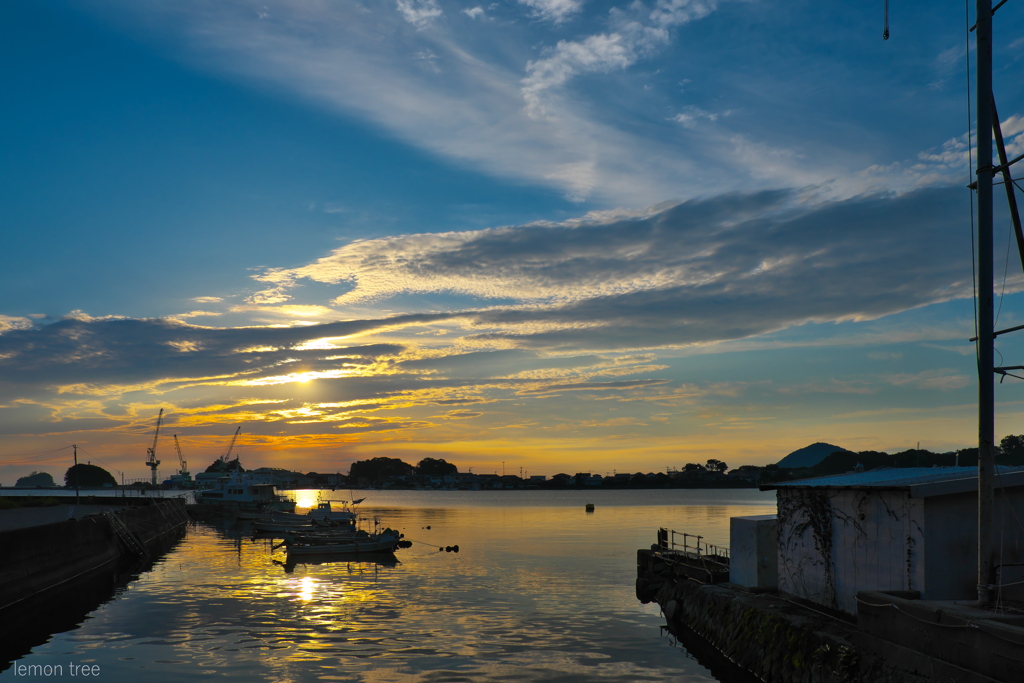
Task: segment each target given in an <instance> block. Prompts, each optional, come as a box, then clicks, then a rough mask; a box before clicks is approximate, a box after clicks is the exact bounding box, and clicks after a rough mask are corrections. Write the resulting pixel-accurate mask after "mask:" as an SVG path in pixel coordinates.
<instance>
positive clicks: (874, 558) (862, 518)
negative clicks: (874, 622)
mask: <svg viewBox="0 0 1024 683" xmlns="http://www.w3.org/2000/svg"><path fill="white" fill-rule="evenodd" d="M778 501H779V515H778V519H779V522H778V524H779V589H780V590H783V591H785V592H787V593H789V594H791V595H795V596H797V597H800V598H803V599H806V600H810V601H812V602H815V603H818V604H820V605H824V606H826V607H829V608H832V609H838V610H841V611H843V612H846V613H848V614H851V615H852V614H856V613H857V592H858V591H861V590H920V589H922V588H923V587H924V577H925V562H924V547H925V544H924V540H925V539H924V530H923V527H924V515H925V511H924V501H923V500H921V499H914V498H910V497H909V495H908V493H907V492H906V491H898V490H881V491H879V490H873V491H868V490H834V489H823V488H804V489H779V491H778Z"/></svg>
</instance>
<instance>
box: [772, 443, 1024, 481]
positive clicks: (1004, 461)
mask: <svg viewBox="0 0 1024 683" xmlns="http://www.w3.org/2000/svg"><path fill="white" fill-rule="evenodd" d="M995 461H996V464H997V465H1003V466H1006V467H1015V466H1019V465H1024V435H1015V434H1010V435H1008V436H1005V437H1003V440H1002V441H1000V442H999V446H997V447H996V452H995ZM977 466H978V449H977V448H961V449H959V450H956V451H952V452H949V453H934V452H932V451H929V450H926V449H923V448H922V449H917V448H910V449H908V450H905V451H900V452H899V453H882V452H880V451H860V452H853V451H836V452H835V453H832V454H831V455H829V456H826V457H825V458H824V459H823V460H822V461H821V462H819V463H818V464H817V465H814V466H813V467H794V468H786V467H779V466H778V465H768V466H767V467H763V468H761V478H760V483H762V484H765V483H771V482H777V481H790V480H793V479H808V478H811V477H828V476H833V475H837V474H846V473H847V472H854V471H858V470H864V471H868V470H874V469H878V468H879V467H977Z"/></svg>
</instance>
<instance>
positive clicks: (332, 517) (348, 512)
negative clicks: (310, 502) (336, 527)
mask: <svg viewBox="0 0 1024 683" xmlns="http://www.w3.org/2000/svg"><path fill="white" fill-rule="evenodd" d="M335 502H340V503H341V505H342V507H340V508H335V507H331V501H329V500H324V501H320V502H319V503H317V505H316V507H315V508H313V509H312V510H310V511H309V512H307V513H306V514H307V515H309V516H310V517H312V518H313V519H320V520H326V521H328V522H348V523H354V522H355V521H356V517H357V516H358V515H356V513H355V512H353V511H352V509H351V508H350V507H349V506H348V501H335Z"/></svg>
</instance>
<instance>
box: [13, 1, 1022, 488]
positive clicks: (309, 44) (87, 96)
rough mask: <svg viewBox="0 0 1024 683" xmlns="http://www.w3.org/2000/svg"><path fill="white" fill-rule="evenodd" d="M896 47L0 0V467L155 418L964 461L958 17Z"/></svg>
mask: <svg viewBox="0 0 1024 683" xmlns="http://www.w3.org/2000/svg"><path fill="white" fill-rule="evenodd" d="M1022 11H1024V10H1021V9H1020V8H1017V7H1015V6H1014V5H1013V3H1009V4H1007V5H1006V6H1004V7H1003V8H1001V9H1000V10H999V12H998V13H997V15H996V40H995V50H996V73H995V89H996V95H997V99H998V102H999V109H1000V116H1001V119H1002V121H1003V127H1004V134H1005V135H1007V139H1008V144H1009V146H1010V149H1011V154H1014V153H1016V154H1019V153H1021V151H1024V150H1022V149H1021V148H1022V147H1024V135H1022V134H1021V133H1022V132H1024V117H1022V103H1024V97H1022V96H1024V92H1022V88H1021V83H1022V82H1024V81H1022V79H1021V78H1020V67H1021V64H1022V58H1024V38H1020V37H1019V35H1017V34H1014V33H1013V31H1012V30H1011V29H1010V27H1013V26H1018V25H1020V21H1021V19H1022V16H1021V13H1022ZM971 21H973V19H971ZM890 31H891V36H892V37H891V39H890V40H889V41H883V40H882V39H881V33H882V3H881V2H878V3H867V4H865V3H860V4H856V3H854V4H849V3H847V4H838V5H837V4H834V3H825V4H822V3H811V2H795V3H794V2H789V3H782V2H773V1H769V0H753V1H742V2H715V1H710V0H704V1H699V0H698V1H693V2H689V1H684V0H649V1H648V2H632V3H630V2H597V1H596V0H589V1H587V0H504V1H502V2H493V3H481V4H478V3H473V2H454V1H453V2H447V1H445V0H394V1H392V0H378V1H374V2H370V1H369V0H367V1H363V2H360V1H357V0H352V1H341V0H337V1H333V2H326V1H323V2H298V1H295V2H247V1H243V0H225V1H221V2H217V3H208V2H202V1H200V0H176V1H175V2H169V1H168V2H164V1H162V0H153V1H151V2H146V3H131V2H122V1H119V0H102V1H101V0H83V1H81V2H53V3H46V4H45V5H40V4H37V3H36V4H24V3H23V4H16V5H7V6H4V7H3V8H2V9H0V58H2V59H3V61H4V63H5V64H7V65H8V68H6V69H4V70H2V71H0V86H2V88H3V91H4V93H5V106H4V107H3V108H2V110H0V125H2V127H3V130H4V131H5V132H6V134H5V135H4V136H3V137H2V138H0V160H2V163H0V207H2V220H3V224H4V226H5V229H4V235H5V249H4V256H3V264H4V267H3V268H2V269H0V286H2V290H0V291H3V292H4V297H3V299H2V305H0V372H2V374H0V433H3V434H4V446H3V447H2V448H0V458H2V459H0V482H3V483H10V482H8V481H7V480H8V479H13V478H14V477H16V476H19V475H20V474H24V473H26V472H27V471H29V470H31V469H39V468H40V467H42V466H47V467H51V469H53V470H54V471H55V472H58V471H62V469H61V468H62V466H63V460H62V458H64V459H66V458H65V455H66V454H65V452H64V451H59V452H58V453H57V454H55V455H52V456H51V455H47V454H40V455H32V454H37V453H42V452H43V451H50V450H53V449H62V448H65V447H67V446H69V445H70V444H71V443H78V444H79V445H80V446H82V447H83V448H85V449H86V451H87V453H91V454H93V455H95V457H96V458H97V459H99V460H102V461H104V462H110V463H112V466H113V467H114V468H115V469H118V470H119V471H123V472H125V473H126V476H128V477H132V476H143V475H144V472H143V471H142V467H140V464H141V459H142V458H143V456H144V453H145V447H146V445H147V440H148V437H147V433H151V431H152V427H153V424H154V423H155V415H156V412H157V411H158V410H159V409H160V408H164V409H165V413H166V415H167V421H168V422H167V427H166V429H167V430H170V432H173V433H177V434H179V438H181V440H182V443H183V448H185V449H187V450H189V451H190V452H191V453H193V455H192V456H191V457H190V459H191V460H192V461H193V462H206V461H207V460H212V459H213V458H215V457H216V456H217V455H219V453H220V451H222V450H223V448H224V447H226V443H227V441H228V440H229V438H230V435H231V434H232V433H233V431H234V425H237V424H239V423H241V424H243V434H244V435H245V438H244V439H243V442H242V451H243V459H247V460H249V463H248V464H252V465H280V466H285V467H292V466H295V467H302V468H303V469H323V470H335V469H341V470H342V471H344V470H345V469H347V466H348V463H349V462H350V461H351V460H352V459H361V458H365V457H372V456H374V455H389V456H395V457H403V458H405V459H406V460H411V461H415V460H418V459H420V458H422V457H425V456H432V457H446V458H448V459H450V460H452V461H455V462H456V463H457V464H460V465H461V466H462V467H463V468H464V469H465V468H466V467H468V466H475V467H476V468H480V470H478V471H483V470H486V469H488V468H490V469H492V470H493V468H494V467H495V466H496V465H495V463H500V462H501V461H506V462H515V463H517V466H523V467H524V468H525V469H528V470H533V471H534V472H535V473H543V474H554V473H556V472H558V471H563V470H573V471H583V470H593V471H599V472H605V471H611V470H613V469H618V470H620V471H621V470H623V469H629V470H631V471H635V470H644V471H649V470H652V469H664V468H665V467H667V466H680V465H682V464H683V463H685V462H692V461H697V462H703V461H704V460H706V459H707V458H710V457H715V458H720V459H723V460H725V461H726V462H728V463H730V464H731V465H739V464H748V463H749V464H764V463H767V462H774V461H776V460H778V459H779V458H781V457H782V456H783V455H785V454H786V453H788V452H790V451H792V450H795V449H796V448H799V447H802V446H804V445H807V443H810V442H812V441H818V440H825V441H830V442H832V443H837V444H838V445H842V446H845V447H847V448H854V449H867V448H873V449H879V450H895V449H902V448H907V447H911V446H913V445H915V444H916V443H917V442H918V441H920V442H921V445H922V446H923V447H929V448H932V449H933V450H946V449H951V448H956V447H963V446H967V445H970V444H971V443H972V442H973V441H974V439H975V436H974V435H975V434H976V427H975V424H974V408H973V404H974V401H975V398H974V392H975V391H976V389H975V385H976V380H975V377H974V375H975V373H974V369H973V361H972V355H973V349H972V347H971V345H970V344H968V343H966V339H967V338H968V337H970V336H972V334H973V324H972V322H971V320H972V316H973V312H972V304H971V298H970V297H971V292H972V285H971V256H970V253H971V252H970V249H971V247H970V245H971V232H970V204H969V201H970V197H969V195H968V193H967V191H966V190H965V189H964V185H966V183H967V182H968V179H969V176H970V173H969V171H968V164H967V160H966V151H967V131H968V120H969V118H968V112H967V98H966V93H965V87H966V84H965V74H966V65H965V56H966V48H965V41H964V31H965V14H964V8H963V6H959V5H956V4H955V3H940V4H938V5H936V4H934V3H922V2H906V3H895V4H894V5H893V7H892V8H891V10H890ZM971 56H972V58H973V52H972V53H971ZM996 196H997V199H1001V197H1002V195H1001V194H999V193H997V195H996ZM998 215H999V216H1000V218H1001V220H1000V222H999V224H998V225H997V236H996V242H997V256H996V259H997V264H996V271H997V273H999V275H1000V280H999V282H998V283H997V291H999V292H1005V293H1006V294H1005V297H1004V299H1003V308H1002V309H1001V311H1000V323H1001V325H1000V326H1003V325H1010V324H1019V323H1020V314H1019V313H1017V312H1016V311H1019V310H1020V309H1021V305H1022V304H1024V301H1022V300H1021V297H1020V296H1019V294H1018V293H1017V292H1018V291H1019V290H1020V285H1021V277H1020V276H1019V275H1018V274H1019V273H1020V264H1019V260H1018V258H1017V257H1016V255H1015V254H1011V255H1010V259H1009V260H1008V261H1007V260H1006V251H1005V246H1006V242H1005V240H1006V237H1007V234H1008V233H1007V228H1008V225H1007V221H1006V220H1005V213H999V214H998ZM1004 270H1005V272H1007V273H1008V276H1007V277H1006V282H1005V285H1004V283H1003V278H1002V273H1003V272H1004ZM1019 347H1020V344H1019V342H1014V341H1013V340H1012V339H1011V338H1009V337H1008V338H1006V339H1005V341H1002V342H1001V344H1000V352H1001V353H1003V354H1004V356H1005V358H1006V363H1007V364H1011V365H1012V364H1019V363H1020V362H1021V357H1020V356H1021V351H1024V349H1021V348H1019ZM997 360H998V357H997ZM1021 398H1022V397H1021V396H1020V390H1019V388H1015V387H1014V386H1012V385H1011V384H1010V383H1007V384H1004V385H1001V386H1000V388H999V393H998V400H999V401H1000V413H999V421H998V422H997V433H998V435H1000V436H1001V435H1002V434H1007V433H1021V432H1024V422H1022V421H1021V419H1020V418H1021V414H1020V407H1019V403H1020V401H1021ZM246 439H247V440H246ZM161 448H162V449H163V452H164V455H165V461H167V462H169V461H170V460H171V458H169V457H166V456H169V455H170V454H171V453H172V451H171V448H170V445H169V444H165V445H163V446H161ZM51 457H52V458H53V460H52V461H51V460H48V458H51ZM51 462H52V463H55V464H52V465H51ZM4 463H6V464H4ZM170 472H171V470H170V469H168V470H166V473H168V474H169V473H170Z"/></svg>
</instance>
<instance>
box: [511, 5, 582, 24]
mask: <svg viewBox="0 0 1024 683" xmlns="http://www.w3.org/2000/svg"><path fill="white" fill-rule="evenodd" d="M519 4H521V5H526V6H527V7H529V8H531V9H533V10H534V12H535V13H536V14H537V16H539V17H541V18H542V19H548V20H551V21H554V22H555V23H558V22H562V21H565V20H566V19H568V18H569V17H571V16H572V15H573V14H576V13H577V12H579V11H580V7H581V6H582V5H583V0H519Z"/></svg>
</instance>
